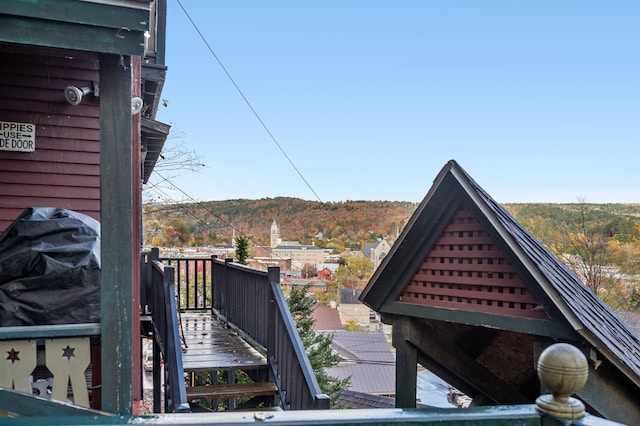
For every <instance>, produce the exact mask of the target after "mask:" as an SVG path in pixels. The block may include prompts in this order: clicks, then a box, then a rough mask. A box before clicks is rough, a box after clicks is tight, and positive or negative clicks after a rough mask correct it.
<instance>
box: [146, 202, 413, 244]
mask: <svg viewBox="0 0 640 426" xmlns="http://www.w3.org/2000/svg"><path fill="white" fill-rule="evenodd" d="M416 207H417V203H410V202H400V201H345V202H337V203H320V202H317V201H305V200H301V199H298V198H285V197H277V198H263V199H260V200H244V199H240V200H227V201H209V202H203V203H198V204H195V203H191V204H179V205H158V204H153V205H145V206H144V208H143V212H144V220H145V241H147V242H148V243H149V244H151V245H177V246H181V245H193V244H198V245H207V244H211V245H224V244H230V242H231V238H232V235H233V230H232V229H233V228H235V233H236V236H240V235H246V236H248V237H249V238H250V239H251V241H252V242H253V243H254V244H258V245H265V244H268V243H269V232H270V227H271V223H272V222H273V220H275V221H276V222H277V223H278V225H279V226H280V230H281V236H282V239H283V240H289V241H299V242H301V243H304V244H311V243H312V242H313V243H315V244H316V245H319V246H326V245H327V244H329V245H335V246H336V247H338V246H344V247H351V248H354V249H358V248H359V247H360V244H362V243H363V242H367V241H375V240H376V239H377V238H381V237H387V238H389V239H391V240H392V241H394V240H395V238H396V235H397V234H398V233H399V232H400V231H401V230H402V228H403V227H404V226H405V225H406V223H407V220H408V218H409V217H410V216H411V214H412V213H413V211H414V210H415V208H416Z"/></svg>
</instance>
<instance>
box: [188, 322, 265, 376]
mask: <svg viewBox="0 0 640 426" xmlns="http://www.w3.org/2000/svg"><path fill="white" fill-rule="evenodd" d="M180 316H181V319H182V332H183V333H184V339H185V341H186V348H185V350H184V351H183V353H182V365H183V367H184V370H185V371H186V372H189V373H193V372H201V371H215V370H235V369H242V370H247V369H255V368H260V367H264V366H266V365H267V360H266V358H265V357H264V356H262V355H261V354H260V353H259V352H258V351H256V350H255V349H254V348H252V347H251V346H250V345H249V344H248V343H247V342H245V341H244V340H243V339H241V338H240V336H238V335H237V334H236V333H235V332H234V331H233V330H230V329H228V328H225V327H224V326H223V325H222V324H220V323H219V322H218V321H217V320H216V319H215V318H214V317H213V316H212V315H211V314H210V313H182V314H181V315H180Z"/></svg>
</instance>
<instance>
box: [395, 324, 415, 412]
mask: <svg viewBox="0 0 640 426" xmlns="http://www.w3.org/2000/svg"><path fill="white" fill-rule="evenodd" d="M406 321H407V320H406V319H400V320H398V321H396V322H395V323H394V324H393V346H395V348H396V407H397V408H416V386H417V382H418V351H417V349H416V347H415V346H413V345H412V344H411V343H410V342H409V339H408V338H407V337H408V336H407V333H408V332H409V331H410V330H409V324H408V323H406Z"/></svg>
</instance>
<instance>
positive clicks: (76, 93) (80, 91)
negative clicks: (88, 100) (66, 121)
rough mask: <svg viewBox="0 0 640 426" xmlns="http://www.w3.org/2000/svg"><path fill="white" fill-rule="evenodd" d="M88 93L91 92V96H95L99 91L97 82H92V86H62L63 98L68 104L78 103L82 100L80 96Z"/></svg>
mask: <svg viewBox="0 0 640 426" xmlns="http://www.w3.org/2000/svg"><path fill="white" fill-rule="evenodd" d="M89 93H93V97H94V98H97V97H98V96H99V93H100V89H99V86H98V82H96V81H94V82H93V87H76V86H67V87H65V88H64V99H65V100H66V101H67V102H68V103H69V104H70V105H73V106H75V105H79V104H80V102H82V98H83V96H85V95H88V94H89Z"/></svg>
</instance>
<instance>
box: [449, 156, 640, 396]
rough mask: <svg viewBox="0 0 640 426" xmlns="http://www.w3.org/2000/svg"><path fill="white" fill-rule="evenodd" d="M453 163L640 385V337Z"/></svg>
mask: <svg viewBox="0 0 640 426" xmlns="http://www.w3.org/2000/svg"><path fill="white" fill-rule="evenodd" d="M450 167H451V172H452V173H453V174H455V175H456V176H457V177H458V179H459V180H460V182H461V184H462V185H463V187H465V188H466V189H467V191H468V193H469V195H470V196H471V198H473V199H475V200H477V204H478V205H479V207H480V208H481V209H483V210H485V212H486V214H487V217H488V218H489V219H490V220H492V223H493V224H494V225H495V226H496V227H500V228H502V229H503V230H504V231H505V233H504V235H503V237H505V239H512V240H513V243H514V244H513V246H512V249H513V250H514V251H517V252H520V256H519V257H520V258H521V259H523V260H524V259H526V260H528V261H529V263H530V265H532V266H533V267H535V268H536V269H537V270H538V271H539V272H540V273H541V274H542V275H543V276H544V278H545V279H546V283H545V282H541V283H540V284H542V285H541V287H542V288H543V289H544V290H545V291H546V293H547V294H548V295H549V297H550V298H551V299H552V300H554V301H557V303H556V305H557V306H558V308H559V309H560V310H561V311H562V312H563V313H564V314H565V317H566V318H567V320H568V321H569V322H570V323H572V325H573V327H574V328H575V329H576V331H578V332H579V333H580V334H581V335H582V336H583V337H584V338H585V339H587V340H588V341H589V342H590V343H591V344H592V345H594V346H595V347H597V348H598V349H601V350H602V349H605V351H608V352H609V354H610V355H611V358H612V359H611V361H612V362H614V363H616V364H618V366H619V367H620V368H621V369H622V370H626V375H627V376H628V377H629V378H630V379H631V380H632V381H634V382H635V383H636V384H637V385H640V338H639V337H638V336H637V335H635V334H634V333H633V331H631V329H630V328H629V327H627V325H626V324H625V323H624V322H622V321H621V320H620V318H618V317H617V316H616V315H615V314H614V313H613V311H612V310H611V309H610V308H609V307H607V306H606V305H605V304H604V303H603V302H602V301H601V300H600V299H599V298H598V297H597V296H596V295H595V294H594V293H593V292H592V291H591V290H590V289H589V288H587V287H586V286H585V285H584V284H583V283H582V281H580V279H579V278H578V277H576V275H575V274H573V273H572V272H571V271H570V270H569V269H568V268H567V267H566V266H565V265H564V264H563V263H562V262H561V261H559V260H558V259H557V258H556V257H555V256H554V255H553V254H552V253H551V252H550V251H549V250H548V249H547V248H546V247H544V246H543V245H542V244H541V243H540V242H539V241H538V240H537V239H536V238H535V237H533V235H531V234H530V233H529V231H527V230H526V229H525V228H524V227H523V226H522V225H521V224H520V223H519V222H518V221H517V220H516V219H515V218H514V217H513V216H511V215H510V214H509V213H508V212H507V211H506V210H505V209H504V208H503V207H502V206H501V205H500V204H498V203H497V202H496V201H495V200H493V198H491V197H490V196H489V194H487V193H486V192H485V191H484V190H483V189H482V188H481V187H480V186H479V185H478V184H477V183H476V182H475V181H474V180H473V179H472V178H471V177H470V176H469V175H468V174H467V173H466V172H465V171H464V170H463V169H462V168H461V167H460V166H458V165H457V164H455V162H454V164H451V166H450ZM557 296H559V297H560V299H558V297H557ZM561 304H564V306H560V305H561ZM603 346H604V347H603ZM616 361H617V362H616Z"/></svg>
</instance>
